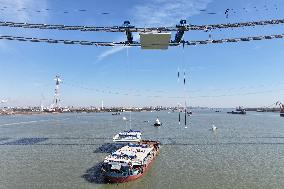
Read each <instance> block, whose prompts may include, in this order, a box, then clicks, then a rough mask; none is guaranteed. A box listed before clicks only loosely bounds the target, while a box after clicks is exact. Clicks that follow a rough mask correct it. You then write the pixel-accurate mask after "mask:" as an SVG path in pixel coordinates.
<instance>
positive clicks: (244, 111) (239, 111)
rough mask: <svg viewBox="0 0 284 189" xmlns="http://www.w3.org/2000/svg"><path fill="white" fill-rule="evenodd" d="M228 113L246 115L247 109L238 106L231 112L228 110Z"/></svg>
mask: <svg viewBox="0 0 284 189" xmlns="http://www.w3.org/2000/svg"><path fill="white" fill-rule="evenodd" d="M227 113H228V114H242V115H245V114H246V110H245V109H244V108H242V107H240V106H239V107H238V108H236V111H230V112H227Z"/></svg>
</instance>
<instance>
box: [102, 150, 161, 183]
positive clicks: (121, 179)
mask: <svg viewBox="0 0 284 189" xmlns="http://www.w3.org/2000/svg"><path fill="white" fill-rule="evenodd" d="M157 154H158V151H156V152H155V154H154V156H153V157H152V158H151V159H150V160H149V161H148V163H147V164H145V165H144V167H143V171H142V172H141V173H139V174H137V175H129V176H125V177H112V176H108V175H105V181H106V182H108V183H122V182H129V181H133V180H136V179H138V178H140V177H142V176H143V175H144V174H145V173H146V172H147V170H148V169H149V167H150V166H151V164H152V162H153V161H154V159H155V158H156V156H157Z"/></svg>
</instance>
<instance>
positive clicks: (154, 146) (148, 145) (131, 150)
mask: <svg viewBox="0 0 284 189" xmlns="http://www.w3.org/2000/svg"><path fill="white" fill-rule="evenodd" d="M158 152H159V142H157V141H142V142H139V143H138V144H128V145H126V146H124V147H122V148H120V149H118V150H117V151H115V152H113V153H112V154H110V155H108V156H107V157H106V158H105V160H104V162H103V164H102V168H101V170H102V173H103V175H104V177H105V180H106V181H107V182H110V183H120V182H128V181H131V180H135V179H137V178H139V177H141V176H143V175H144V174H145V172H146V171H147V170H148V168H149V166H150V165H151V163H152V162H153V160H154V159H155V157H156V156H157V154H158Z"/></svg>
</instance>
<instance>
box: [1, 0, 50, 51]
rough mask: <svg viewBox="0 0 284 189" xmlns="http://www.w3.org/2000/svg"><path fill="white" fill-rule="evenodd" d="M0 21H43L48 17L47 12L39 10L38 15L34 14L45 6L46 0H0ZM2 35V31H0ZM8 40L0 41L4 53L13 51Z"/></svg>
mask: <svg viewBox="0 0 284 189" xmlns="http://www.w3.org/2000/svg"><path fill="white" fill-rule="evenodd" d="M1 7H5V8H3V9H5V10H3V11H1V21H13V22H45V20H46V19H47V18H48V13H47V12H41V13H40V16H35V14H36V11H37V10H42V9H45V8H47V0H41V1H37V0H1ZM0 35H2V32H1V33H0ZM8 43H9V42H6V41H3V40H1V41H0V50H1V51H2V52H5V53H9V52H11V51H13V49H12V48H11V47H10V46H9V44H8Z"/></svg>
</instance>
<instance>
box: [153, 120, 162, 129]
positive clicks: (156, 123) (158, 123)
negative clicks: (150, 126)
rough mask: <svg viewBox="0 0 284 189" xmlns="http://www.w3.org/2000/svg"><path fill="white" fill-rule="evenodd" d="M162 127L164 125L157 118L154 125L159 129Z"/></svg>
mask: <svg viewBox="0 0 284 189" xmlns="http://www.w3.org/2000/svg"><path fill="white" fill-rule="evenodd" d="M161 125H162V123H161V122H160V120H159V119H158V118H157V119H156V121H155V123H154V126H156V127H159V126H161Z"/></svg>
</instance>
